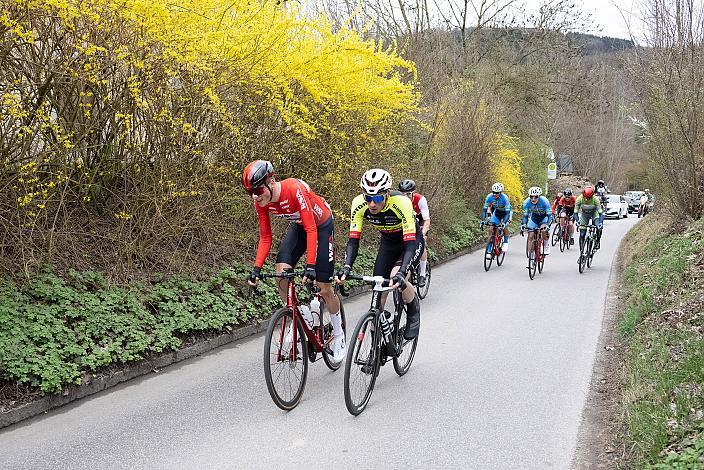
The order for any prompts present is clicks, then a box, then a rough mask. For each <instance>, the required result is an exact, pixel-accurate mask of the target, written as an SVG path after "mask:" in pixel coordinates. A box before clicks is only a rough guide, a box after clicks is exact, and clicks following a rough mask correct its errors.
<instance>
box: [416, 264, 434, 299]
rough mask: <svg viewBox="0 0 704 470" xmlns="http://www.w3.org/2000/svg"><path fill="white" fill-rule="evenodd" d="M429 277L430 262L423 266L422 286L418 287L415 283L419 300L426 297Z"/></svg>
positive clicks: (428, 288)
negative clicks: (423, 279)
mask: <svg viewBox="0 0 704 470" xmlns="http://www.w3.org/2000/svg"><path fill="white" fill-rule="evenodd" d="M430 277H431V274H430V262H428V264H427V265H426V267H425V285H424V286H423V287H418V284H417V283H416V293H417V294H418V298H419V299H421V300H423V299H424V298H426V297H427V295H428V291H429V290H430Z"/></svg>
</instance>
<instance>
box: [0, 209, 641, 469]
mask: <svg viewBox="0 0 704 470" xmlns="http://www.w3.org/2000/svg"><path fill="white" fill-rule="evenodd" d="M635 222H636V218H635V217H633V216H631V218H629V219H626V220H619V221H607V225H606V229H605V233H604V238H603V240H602V249H601V250H600V251H599V252H598V253H597V255H596V257H595V260H594V266H593V267H592V268H591V269H590V270H588V271H587V272H585V274H582V275H580V274H579V273H578V271H577V263H576V258H577V253H576V250H575V249H574V247H573V249H572V250H570V251H569V252H567V253H560V252H559V250H557V249H555V248H553V254H551V255H550V256H549V257H548V259H547V261H546V263H545V271H544V272H543V273H542V274H538V275H537V277H536V279H535V280H533V281H531V280H530V279H529V278H528V273H527V270H526V269H525V264H526V259H525V253H524V243H525V239H521V238H514V239H513V240H512V244H511V250H510V252H509V254H508V255H507V256H506V260H505V263H504V265H503V266H501V267H499V268H497V267H496V266H493V267H492V269H491V271H489V272H488V273H485V272H484V268H483V266H482V258H481V257H482V253H480V252H476V253H473V254H471V255H467V256H464V257H462V258H459V259H457V260H455V261H452V262H450V263H448V264H445V265H443V266H441V267H438V268H436V269H435V270H434V271H433V281H432V287H431V291H430V294H429V295H428V297H427V299H426V300H425V301H423V303H422V321H421V336H420V341H419V344H418V350H417V353H416V357H415V361H414V363H413V365H412V367H411V370H410V371H409V373H408V374H406V375H405V376H404V377H402V378H400V377H398V376H397V375H396V374H395V373H394V371H393V367H392V366H391V364H390V363H388V364H387V365H386V366H385V367H383V368H382V370H381V373H380V376H379V379H378V380H377V384H376V387H375V390H374V394H373V396H372V399H371V402H370V404H369V406H368V407H367V409H366V410H365V412H364V413H363V414H362V415H360V416H359V417H353V416H351V415H349V414H348V413H347V410H346V408H345V403H344V395H343V372H342V370H340V371H338V372H330V371H329V370H328V369H327V368H326V367H325V365H324V364H323V362H322V361H319V362H316V363H314V364H312V367H311V373H310V374H309V376H308V385H307V387H306V391H305V395H304V397H303V401H302V402H301V403H300V405H299V406H298V407H297V408H296V409H295V410H293V411H291V412H288V413H287V412H284V411H281V410H279V409H278V408H277V407H276V406H275V405H274V404H273V402H272V401H271V398H270V397H269V395H268V393H267V390H266V384H265V382H264V375H263V372H262V347H263V337H262V336H256V337H252V338H251V339H249V340H245V341H242V342H239V343H238V344H234V345H232V346H229V347H224V348H221V349H219V350H217V351H214V352H212V353H210V354H208V355H205V356H202V357H199V358H195V359H192V360H188V361H185V362H181V363H179V364H176V365H174V366H172V367H169V368H167V369H164V370H162V371H160V372H158V373H156V374H152V375H150V376H148V377H145V378H142V379H137V380H133V381H131V382H128V383H126V384H123V385H121V386H118V387H116V388H113V389H111V390H108V391H105V392H102V393H100V394H97V395H94V396H93V397H91V398H88V399H84V400H82V401H81V402H79V403H77V404H73V405H69V406H65V407H63V408H60V409H58V410H55V411H52V412H49V413H47V414H45V415H43V416H41V417H38V418H34V419H32V420H29V421H25V422H23V423H19V424H17V425H14V426H11V427H9V428H6V429H4V430H2V431H0V467H2V468H12V469H16V468H26V469H42V468H47V469H59V468H71V469H83V468H86V469H87V468H91V469H92V468H100V469H103V468H105V469H107V468H129V469H133V468H150V469H176V468H188V469H192V468H277V469H278V468H302V467H303V466H306V467H310V468H322V467H330V468H352V467H356V468H370V467H373V468H381V467H383V468H387V469H394V468H476V469H488V468H507V469H509V468H510V469H516V468H521V469H528V468H536V469H549V468H561V469H564V468H569V467H570V464H571V460H572V454H573V452H574V449H575V445H576V439H577V430H578V427H579V423H580V415H581V412H582V408H583V406H584V403H585V399H586V396H587V392H588V387H589V381H590V377H591V369H592V363H593V360H594V355H595V348H596V345H597V340H598V336H599V332H600V328H601V319H602V314H603V308H604V298H605V292H606V287H607V284H608V278H609V271H610V269H611V264H612V260H613V257H614V254H615V252H616V249H617V246H618V243H619V241H620V240H621V238H622V237H623V235H624V234H625V233H626V232H627V231H628V229H629V228H630V227H631V226H632V225H633V224H634V223H635ZM368 236H371V233H369V234H368ZM368 302H369V298H368V297H367V296H361V297H357V298H356V299H355V300H354V301H349V302H348V303H346V311H347V312H348V329H349V330H350V331H351V330H352V328H353V327H354V324H355V323H356V320H357V318H358V316H359V314H361V313H362V312H363V311H364V310H366V308H367V306H368Z"/></svg>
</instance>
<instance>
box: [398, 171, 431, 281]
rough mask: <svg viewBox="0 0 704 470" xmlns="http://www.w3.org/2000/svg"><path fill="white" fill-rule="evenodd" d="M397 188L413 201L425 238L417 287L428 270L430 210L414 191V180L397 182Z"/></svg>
mask: <svg viewBox="0 0 704 470" xmlns="http://www.w3.org/2000/svg"><path fill="white" fill-rule="evenodd" d="M398 190H399V191H401V192H402V193H404V194H405V195H406V196H408V197H409V198H410V199H411V202H412V203H413V212H414V213H415V216H416V220H417V221H418V225H419V226H420V230H421V232H423V238H424V239H425V240H426V244H425V248H424V249H423V254H422V255H421V257H420V270H419V271H420V272H419V273H418V287H424V286H425V282H426V281H425V276H426V274H427V271H428V244H427V240H428V230H430V210H429V209H428V200H427V199H426V198H425V196H423V195H422V194H420V193H418V192H416V182H415V181H413V180H403V181H401V182H400V183H399V184H398Z"/></svg>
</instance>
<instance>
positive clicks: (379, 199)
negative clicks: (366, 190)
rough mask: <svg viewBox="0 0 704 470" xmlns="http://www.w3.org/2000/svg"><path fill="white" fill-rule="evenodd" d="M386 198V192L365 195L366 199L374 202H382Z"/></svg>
mask: <svg viewBox="0 0 704 470" xmlns="http://www.w3.org/2000/svg"><path fill="white" fill-rule="evenodd" d="M384 199H386V194H375V195H374V196H370V195H369V194H365V195H364V200H365V201H367V202H368V203H369V202H374V204H381V203H382V202H384Z"/></svg>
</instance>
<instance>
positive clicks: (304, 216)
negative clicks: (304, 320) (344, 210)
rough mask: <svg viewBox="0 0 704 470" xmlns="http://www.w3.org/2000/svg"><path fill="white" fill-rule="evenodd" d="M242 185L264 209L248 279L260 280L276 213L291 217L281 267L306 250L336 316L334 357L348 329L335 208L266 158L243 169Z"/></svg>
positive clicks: (282, 287) (310, 271)
mask: <svg viewBox="0 0 704 470" xmlns="http://www.w3.org/2000/svg"><path fill="white" fill-rule="evenodd" d="M242 185H243V186H244V189H245V190H246V191H247V192H248V193H249V194H250V195H251V196H252V199H253V200H254V207H255V208H256V210H257V214H258V215H259V246H258V248H257V255H256V259H255V261H254V267H253V268H252V273H251V274H250V275H249V279H248V282H249V284H250V285H252V286H256V285H257V281H258V280H259V273H260V272H261V268H262V266H263V265H264V261H265V260H266V257H267V256H268V255H269V251H270V250H271V242H272V233H271V219H270V215H271V214H273V215H274V216H275V217H281V218H284V219H287V220H290V221H291V222H293V223H291V224H290V225H289V227H288V231H287V232H286V236H285V237H284V239H283V240H282V241H281V245H280V246H279V253H278V254H277V256H276V268H275V269H276V272H277V273H281V272H284V271H285V270H290V269H293V267H294V266H295V265H296V263H297V262H298V260H299V259H300V258H301V256H302V255H303V253H304V252H305V253H306V267H305V276H304V278H303V280H304V282H313V281H316V284H317V285H318V287H319V288H320V293H321V295H322V296H323V298H324V299H325V304H326V305H327V308H328V311H329V312H330V317H331V320H332V327H333V335H334V336H335V338H334V340H333V354H334V357H333V359H334V361H335V362H339V361H341V360H342V359H343V358H344V355H345V335H344V332H343V330H342V321H341V317H340V300H339V299H338V297H337V295H335V293H334V291H333V289H332V285H331V283H330V281H331V279H332V276H333V271H334V255H333V245H334V243H333V234H334V233H335V230H334V221H333V216H332V212H331V211H330V207H329V206H328V203H327V202H325V199H323V198H322V197H320V196H318V195H317V194H315V193H314V192H313V190H312V189H311V188H310V186H308V183H306V182H305V181H303V180H299V179H296V178H287V179H285V180H282V181H276V178H275V177H274V167H273V166H272V164H271V162H268V161H266V160H255V161H253V162H252V163H250V164H249V165H247V167H246V168H245V169H244V171H243V172H242ZM286 286H287V281H286V280H279V283H278V287H279V294H280V295H281V298H282V299H283V300H284V302H285V301H286V294H287V292H286Z"/></svg>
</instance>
